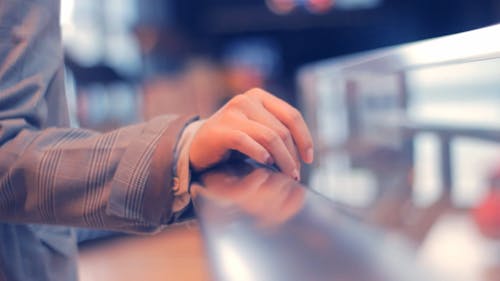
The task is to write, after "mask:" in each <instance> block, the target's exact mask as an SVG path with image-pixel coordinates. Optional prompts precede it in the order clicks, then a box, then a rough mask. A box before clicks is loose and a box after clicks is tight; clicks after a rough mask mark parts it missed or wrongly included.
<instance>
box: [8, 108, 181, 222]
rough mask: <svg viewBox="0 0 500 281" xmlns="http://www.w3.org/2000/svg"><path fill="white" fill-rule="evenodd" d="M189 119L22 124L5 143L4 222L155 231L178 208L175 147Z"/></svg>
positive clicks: (170, 118)
mask: <svg viewBox="0 0 500 281" xmlns="http://www.w3.org/2000/svg"><path fill="white" fill-rule="evenodd" d="M187 121H188V119H187V118H174V117H168V116H165V117H160V118H157V119H154V120H152V121H150V122H148V123H144V124H140V125H134V126H129V127H124V128H121V129H119V130H116V131H112V132H110V133H106V134H99V133H96V132H92V131H87V130H81V129H60V128H59V129H56V128H53V129H47V130H42V131H30V130H23V131H22V132H21V133H19V134H18V135H17V137H15V138H13V139H12V140H10V141H9V142H7V143H5V144H4V145H2V146H1V147H0V159H2V160H1V161H0V220H3V221H12V222H29V223H51V224H64V225H75V226H85V227H92V228H103V229H117V230H130V231H150V230H154V229H156V228H157V227H159V226H160V225H162V224H165V223H167V222H168V221H169V220H170V216H171V214H172V212H171V208H172V205H173V196H174V194H173V190H172V184H173V183H172V182H173V181H172V173H171V172H170V171H171V169H172V165H173V161H174V158H173V150H174V149H173V148H174V145H175V143H176V139H177V136H178V135H179V133H180V132H181V131H182V129H183V127H184V126H185V124H186V122H187Z"/></svg>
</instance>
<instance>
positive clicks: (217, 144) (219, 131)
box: [189, 89, 313, 180]
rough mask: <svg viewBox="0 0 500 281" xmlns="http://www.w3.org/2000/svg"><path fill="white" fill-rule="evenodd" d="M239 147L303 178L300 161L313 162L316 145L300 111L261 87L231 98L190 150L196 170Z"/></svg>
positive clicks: (254, 156) (209, 121) (261, 160)
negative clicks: (300, 172) (314, 146)
mask: <svg viewBox="0 0 500 281" xmlns="http://www.w3.org/2000/svg"><path fill="white" fill-rule="evenodd" d="M231 150H237V151H240V152H242V153H243V154H246V155H247V156H249V157H250V158H253V159H254V160H256V161H258V162H261V163H266V164H272V163H276V165H277V166H278V167H279V168H280V169H281V171H282V172H283V173H285V174H287V175H289V176H291V177H293V178H294V179H297V180H298V179H299V178H300V174H299V171H300V160H299V155H300V158H302V160H304V162H306V163H311V162H312V161H313V144H312V139H311V134H310V132H309V129H308V128H307V126H306V123H305V122H304V119H303V118H302V115H301V114H300V112H299V111H298V110H297V109H295V108H293V107H292V106H290V105H289V104H287V103H286V102H284V101H282V100H280V99H278V98H276V97H274V96H273V95H271V94H269V93H267V92H265V91H263V90H261V89H252V90H250V91H248V92H246V93H244V94H242V95H238V96H236V97H234V98H233V99H231V100H230V101H229V102H228V103H227V104H226V105H225V106H223V107H222V108H221V109H219V110H218V111H217V112H216V113H215V114H214V115H212V116H211V117H210V118H208V119H207V120H206V121H205V123H203V125H202V126H201V127H200V128H199V130H198V131H197V133H196V134H195V136H194V137H193V141H192V143H191V148H190V152H189V159H190V162H191V166H192V167H193V168H194V169H195V170H202V169H205V168H208V167H210V166H212V165H214V164H216V163H218V162H220V161H222V160H224V159H225V158H226V157H227V156H228V154H229V152H230V151H231Z"/></svg>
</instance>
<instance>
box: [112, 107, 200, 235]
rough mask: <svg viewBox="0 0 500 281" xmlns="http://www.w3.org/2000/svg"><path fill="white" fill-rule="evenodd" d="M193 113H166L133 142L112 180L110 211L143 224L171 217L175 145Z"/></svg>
mask: <svg viewBox="0 0 500 281" xmlns="http://www.w3.org/2000/svg"><path fill="white" fill-rule="evenodd" d="M191 119H193V117H191V116H182V117H173V116H162V117H158V118H155V119H153V120H151V121H149V122H148V124H146V126H145V128H144V129H143V132H142V133H141V135H140V136H139V137H138V138H137V139H136V140H135V141H133V142H132V143H130V144H129V146H128V148H127V150H126V151H125V152H124V155H123V157H122V159H123V160H122V161H120V164H119V165H118V167H117V171H116V174H115V176H114V178H113V181H112V183H111V184H112V187H111V194H110V197H109V202H108V206H107V210H106V212H107V213H108V214H109V215H113V216H117V217H119V218H122V219H125V220H128V221H135V222H136V223H137V224H140V225H150V226H159V225H160V224H164V223H166V222H168V221H169V219H170V217H171V215H172V205H173V201H174V193H173V190H172V186H173V175H172V173H173V171H172V168H173V165H174V148H175V145H176V143H177V140H178V138H179V136H180V134H181V132H182V130H183V129H184V127H185V126H186V124H187V123H189V121H190V120H191Z"/></svg>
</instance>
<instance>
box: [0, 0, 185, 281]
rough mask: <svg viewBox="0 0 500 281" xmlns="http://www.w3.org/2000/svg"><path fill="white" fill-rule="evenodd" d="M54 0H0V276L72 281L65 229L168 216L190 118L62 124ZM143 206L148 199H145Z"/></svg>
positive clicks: (145, 227)
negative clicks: (104, 125)
mask: <svg viewBox="0 0 500 281" xmlns="http://www.w3.org/2000/svg"><path fill="white" fill-rule="evenodd" d="M63 87H64V85H63V53H62V47H61V37H60V28H59V1H58V0H0V280H1V281H3V280H22V281H27V280H37V281H43V280H65V281H67V280H75V279H76V278H77V277H76V266H75V256H76V242H75V237H74V234H73V232H72V231H71V230H70V229H68V228H65V227H60V226H59V227H54V226H46V225H48V224H50V225H64V226H82V227H89V228H98V229H109V230H120V231H133V232H151V231H155V230H157V229H158V228H159V227H160V226H161V225H163V224H166V223H168V222H169V221H170V220H171V217H172V212H171V206H172V202H173V197H174V195H173V191H172V189H171V188H169V187H171V184H172V169H171V168H172V163H173V158H174V157H173V150H174V147H175V144H176V141H177V138H178V135H179V134H180V132H181V131H182V129H183V128H184V126H185V124H186V123H187V122H188V118H186V117H175V116H163V117H158V118H156V119H153V120H152V121H149V122H146V123H143V124H138V125H133V126H129V127H124V128H120V129H118V130H116V131H112V132H109V133H105V134H101V133H97V132H93V131H89V130H83V129H71V128H68V112H67V104H66V99H65V95H64V89H63ZM145 202H147V204H145Z"/></svg>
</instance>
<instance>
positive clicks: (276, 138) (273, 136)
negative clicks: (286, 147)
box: [264, 131, 281, 146]
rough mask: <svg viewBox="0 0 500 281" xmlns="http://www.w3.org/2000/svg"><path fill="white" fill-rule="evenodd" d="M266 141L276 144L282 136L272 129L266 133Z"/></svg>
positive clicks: (272, 144) (269, 143)
mask: <svg viewBox="0 0 500 281" xmlns="http://www.w3.org/2000/svg"><path fill="white" fill-rule="evenodd" d="M264 141H265V142H266V143H267V144H268V145H271V146H274V145H275V144H276V143H278V142H279V141H281V137H280V136H279V135H278V134H276V133H274V132H273V131H270V132H268V133H266V134H264Z"/></svg>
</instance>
